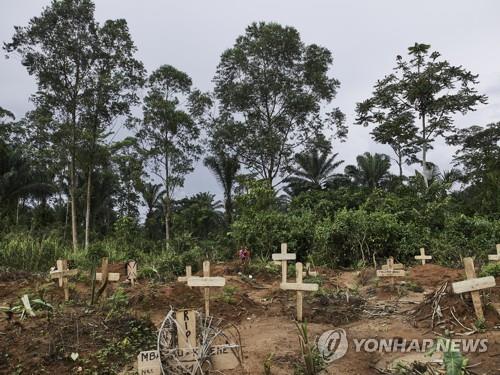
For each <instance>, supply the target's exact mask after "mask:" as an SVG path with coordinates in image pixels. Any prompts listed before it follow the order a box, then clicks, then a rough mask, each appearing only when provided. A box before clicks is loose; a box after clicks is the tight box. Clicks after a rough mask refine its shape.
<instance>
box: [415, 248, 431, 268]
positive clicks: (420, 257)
mask: <svg viewBox="0 0 500 375" xmlns="http://www.w3.org/2000/svg"><path fill="white" fill-rule="evenodd" d="M415 259H416V260H421V261H422V265H425V261H426V260H431V259H432V257H431V256H430V255H425V249H424V248H423V247H421V248H420V255H415Z"/></svg>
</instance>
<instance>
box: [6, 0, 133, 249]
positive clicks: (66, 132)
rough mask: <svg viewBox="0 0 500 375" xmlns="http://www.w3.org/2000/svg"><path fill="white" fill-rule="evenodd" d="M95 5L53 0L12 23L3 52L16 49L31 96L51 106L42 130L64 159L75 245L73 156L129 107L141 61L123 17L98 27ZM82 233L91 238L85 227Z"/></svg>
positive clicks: (82, 0) (76, 0)
mask: <svg viewBox="0 0 500 375" xmlns="http://www.w3.org/2000/svg"><path fill="white" fill-rule="evenodd" d="M94 8H95V7H94V4H93V3H92V1H90V0H62V1H56V0H53V1H52V3H51V5H50V6H48V7H47V8H45V9H44V10H43V12H42V14H41V15H40V16H39V17H34V18H32V19H31V20H30V22H29V24H28V26H26V27H19V26H17V27H16V28H15V34H14V36H13V38H12V41H11V42H10V43H6V44H5V45H4V49H5V50H6V51H7V52H9V53H18V54H20V55H21V57H22V63H23V65H25V66H26V68H27V70H28V72H29V73H30V74H31V75H34V76H35V77H36V79H37V84H38V91H37V93H36V94H35V95H34V96H33V100H34V102H35V104H36V105H37V107H40V108H44V110H45V111H47V112H48V113H49V116H47V119H49V120H48V121H45V122H44V124H45V126H46V129H45V131H46V132H48V133H50V140H51V142H52V144H53V145H54V147H55V148H57V149H58V155H59V156H60V157H61V158H63V160H64V163H65V164H66V165H67V174H68V185H69V195H70V199H71V218H72V220H71V221H72V236H73V248H74V249H75V250H76V249H77V248H78V230H77V224H78V223H77V191H78V179H77V174H78V171H77V168H78V166H77V161H78V160H77V159H78V156H79V155H81V154H82V153H81V151H82V145H84V148H83V149H84V150H86V151H90V149H91V148H92V147H90V149H89V147H85V146H88V145H92V144H93V145H95V144H97V143H98V141H97V140H99V139H102V137H103V134H105V130H104V129H106V126H107V125H109V123H110V119H111V118H112V117H113V116H117V115H119V114H123V113H126V112H127V110H128V103H129V102H130V101H131V100H133V98H134V96H135V91H134V87H135V86H136V84H137V83H138V81H137V79H138V78H140V75H141V71H142V65H141V64H140V63H138V62H137V61H136V60H134V59H133V58H132V53H133V51H135V47H134V45H133V43H132V41H131V39H130V36H129V34H128V29H127V25H126V22H125V21H124V20H118V21H107V22H106V23H105V24H104V25H103V26H102V27H101V26H100V25H99V24H98V23H97V22H96V21H95V18H94ZM89 165H90V167H89V168H87V171H86V172H87V176H88V181H87V187H88V192H87V197H89V194H90V193H89V191H90V190H91V183H90V182H91V181H90V176H91V175H92V173H91V170H92V167H91V165H92V163H89ZM89 171H90V173H89ZM87 207H89V205H88V206H87ZM86 216H87V217H89V212H88V210H87V215H86ZM87 223H88V220H87ZM86 227H87V229H88V224H87V225H86ZM86 239H87V241H86V242H87V243H88V230H87V235H86Z"/></svg>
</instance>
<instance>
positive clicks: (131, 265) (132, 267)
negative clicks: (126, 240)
mask: <svg viewBox="0 0 500 375" xmlns="http://www.w3.org/2000/svg"><path fill="white" fill-rule="evenodd" d="M127 279H128V280H130V285H132V286H134V285H135V279H137V262H136V261H134V260H129V261H128V263H127Z"/></svg>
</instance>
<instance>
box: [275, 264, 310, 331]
mask: <svg viewBox="0 0 500 375" xmlns="http://www.w3.org/2000/svg"><path fill="white" fill-rule="evenodd" d="M303 272H304V271H303V266H302V263H297V264H295V273H296V282H295V283H287V282H284V283H281V284H280V288H281V289H283V290H295V291H297V321H299V322H301V321H302V303H303V299H304V293H303V292H316V291H317V290H318V289H319V286H318V284H306V283H303V282H302V276H303Z"/></svg>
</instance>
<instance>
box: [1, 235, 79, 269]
mask: <svg viewBox="0 0 500 375" xmlns="http://www.w3.org/2000/svg"><path fill="white" fill-rule="evenodd" d="M69 252H70V251H69V247H68V246H67V244H66V243H65V242H64V241H61V239H60V238H59V237H58V236H57V235H56V234H49V235H47V236H43V237H42V238H37V237H35V236H33V235H31V234H30V233H25V232H18V233H16V232H13V233H9V234H7V235H5V236H4V237H3V238H1V240H0V264H1V265H2V266H3V267H7V268H12V269H16V270H25V271H31V272H44V273H45V272H48V271H49V270H50V267H53V266H55V264H56V260H57V259H66V258H67V257H68V254H69Z"/></svg>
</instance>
